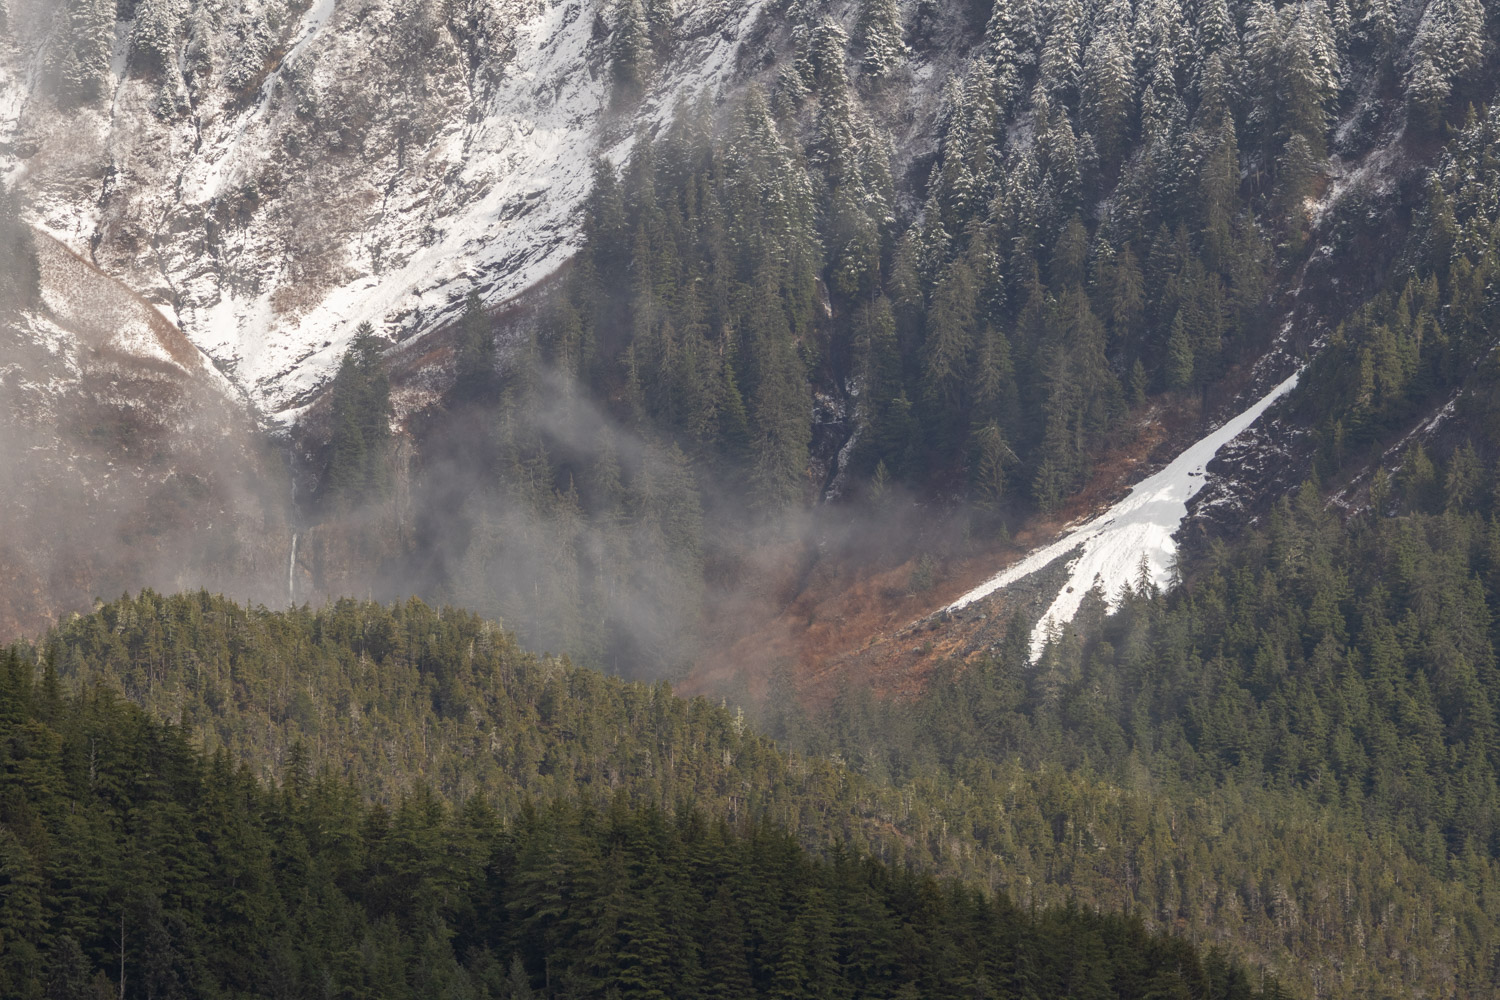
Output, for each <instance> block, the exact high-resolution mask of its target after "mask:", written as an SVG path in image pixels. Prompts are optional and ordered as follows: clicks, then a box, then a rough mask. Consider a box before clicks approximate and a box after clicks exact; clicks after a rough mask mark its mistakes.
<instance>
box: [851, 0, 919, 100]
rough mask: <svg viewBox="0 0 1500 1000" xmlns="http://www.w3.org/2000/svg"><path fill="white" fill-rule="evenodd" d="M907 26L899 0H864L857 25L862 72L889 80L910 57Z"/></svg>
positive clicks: (874, 77)
mask: <svg viewBox="0 0 1500 1000" xmlns="http://www.w3.org/2000/svg"><path fill="white" fill-rule="evenodd" d="M903 33H904V28H903V26H902V24H901V11H900V9H899V8H898V7H897V6H896V0H863V2H862V3H861V4H860V8H859V18H858V20H857V21H856V22H855V25H854V45H855V48H856V51H857V52H858V53H859V72H860V75H861V76H864V77H868V78H869V79H871V80H875V81H881V80H885V79H886V78H887V77H889V76H890V75H891V74H892V73H894V72H895V71H896V69H897V68H899V67H900V66H901V64H902V63H903V62H904V61H905V59H906V51H907V50H906V43H905V41H903V40H902V35H903Z"/></svg>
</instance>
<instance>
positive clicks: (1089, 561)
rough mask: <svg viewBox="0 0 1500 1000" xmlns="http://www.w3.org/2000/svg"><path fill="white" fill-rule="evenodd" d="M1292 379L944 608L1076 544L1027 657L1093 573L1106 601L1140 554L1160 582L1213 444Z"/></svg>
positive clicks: (1079, 597)
mask: <svg viewBox="0 0 1500 1000" xmlns="http://www.w3.org/2000/svg"><path fill="white" fill-rule="evenodd" d="M1296 385H1297V375H1295V374H1294V375H1292V376H1291V377H1290V378H1288V379H1287V380H1286V381H1284V382H1282V383H1281V384H1280V385H1278V386H1277V387H1276V388H1274V389H1272V390H1271V391H1270V392H1268V393H1267V394H1266V395H1264V396H1262V397H1261V398H1260V399H1259V400H1257V401H1256V402H1255V404H1254V405H1253V406H1251V407H1250V408H1249V409H1247V410H1245V411H1244V412H1243V413H1240V414H1238V415H1237V416H1235V417H1233V418H1232V419H1230V420H1229V421H1227V422H1226V423H1225V424H1224V425H1223V426H1221V427H1220V428H1219V429H1218V430H1216V431H1214V432H1213V433H1211V434H1209V435H1208V436H1207V437H1204V438H1202V439H1201V440H1199V441H1197V442H1196V443H1194V444H1193V445H1192V446H1190V447H1189V448H1188V449H1187V450H1186V451H1184V452H1182V454H1180V455H1178V456H1177V457H1176V458H1175V459H1173V460H1172V462H1171V464H1170V465H1168V466H1167V467H1166V468H1165V469H1162V470H1161V471H1160V472H1158V473H1156V474H1155V475H1154V476H1151V477H1150V478H1149V479H1146V480H1144V481H1143V482H1141V483H1139V484H1137V485H1136V486H1135V488H1134V489H1132V490H1131V491H1130V493H1129V494H1128V495H1127V496H1126V497H1125V498H1124V499H1123V500H1121V501H1120V502H1119V503H1117V504H1115V505H1114V506H1113V507H1111V508H1109V509H1108V510H1106V511H1105V512H1104V513H1102V514H1100V515H1099V516H1098V517H1095V518H1093V519H1092V520H1090V521H1088V522H1087V523H1085V524H1083V525H1080V526H1079V527H1076V528H1073V529H1071V530H1069V531H1066V532H1064V533H1063V535H1062V536H1061V537H1060V538H1058V539H1057V541H1055V542H1053V543H1052V544H1051V545H1048V546H1046V547H1044V548H1041V549H1038V550H1036V551H1035V552H1033V553H1031V554H1030V555H1028V556H1027V557H1026V558H1025V559H1023V560H1021V561H1020V562H1018V563H1016V564H1015V565H1013V566H1010V567H1008V568H1006V569H1005V570H1004V572H1001V573H999V574H998V575H996V576H994V577H991V578H990V579H989V580H986V581H985V582H984V583H982V584H980V585H979V586H978V587H975V588H974V589H973V590H971V591H969V592H968V593H967V594H965V595H964V596H962V597H960V598H959V599H958V600H956V601H954V602H953V603H952V604H950V605H948V608H947V610H949V611H956V610H958V609H959V608H962V607H965V606H966V605H969V604H973V603H974V602H975V601H978V600H982V599H983V598H986V597H988V596H989V595H991V594H993V593H995V591H997V590H1000V589H1002V588H1004V587H1008V586H1010V585H1011V584H1013V583H1016V582H1017V581H1019V580H1023V579H1025V578H1026V577H1028V576H1030V575H1032V574H1033V573H1035V572H1037V571H1038V570H1041V569H1043V568H1044V567H1046V566H1048V565H1050V564H1051V563H1053V562H1054V561H1056V560H1057V559H1059V558H1061V557H1062V556H1064V555H1067V554H1068V553H1069V552H1072V551H1073V550H1075V549H1078V550H1080V551H1079V553H1078V555H1077V556H1076V557H1075V558H1074V559H1073V560H1072V561H1071V562H1070V563H1068V578H1067V580H1066V582H1064V584H1063V585H1062V587H1061V589H1060V590H1059V591H1058V593H1057V596H1056V598H1055V599H1054V600H1053V601H1052V604H1051V606H1050V607H1049V608H1048V609H1047V612H1046V614H1044V615H1042V618H1041V620H1040V621H1039V622H1038V623H1037V625H1036V628H1035V629H1034V630H1033V631H1032V633H1031V656H1032V659H1033V660H1035V659H1036V658H1037V657H1039V656H1040V655H1041V653H1042V649H1043V648H1044V647H1045V646H1046V644H1047V636H1048V633H1049V631H1050V630H1051V628H1052V627H1053V626H1055V625H1060V624H1063V623H1065V622H1069V621H1072V620H1073V616H1074V615H1076V614H1077V613H1078V608H1079V606H1080V605H1081V604H1082V603H1083V597H1084V594H1086V593H1087V592H1088V591H1089V590H1090V589H1091V588H1092V587H1093V586H1094V581H1095V580H1096V579H1097V580H1098V581H1099V582H1100V584H1101V585H1102V586H1103V588H1104V594H1105V597H1106V599H1107V600H1108V601H1109V603H1110V605H1111V607H1113V606H1115V605H1117V604H1118V597H1119V593H1120V590H1121V588H1123V587H1124V586H1125V585H1126V584H1130V585H1132V586H1133V585H1135V583H1136V582H1137V581H1138V580H1139V579H1140V576H1141V566H1142V560H1144V561H1145V566H1146V568H1147V571H1148V572H1149V573H1150V576H1151V580H1152V581H1153V582H1154V583H1156V584H1158V585H1162V584H1164V583H1166V582H1167V581H1168V579H1169V573H1170V572H1171V568H1172V562H1173V559H1174V557H1175V556H1176V554H1177V542H1176V541H1175V540H1174V539H1173V536H1174V535H1175V534H1176V533H1177V529H1178V528H1179V527H1180V526H1181V524H1182V520H1183V518H1185V517H1186V516H1187V505H1188V501H1189V500H1191V499H1192V498H1193V497H1194V496H1195V495H1196V494H1197V492H1198V491H1199V490H1201V489H1202V488H1203V483H1204V480H1205V473H1204V469H1205V467H1206V466H1207V465H1208V463H1209V462H1210V461H1212V460H1213V457H1214V456H1215V455H1217V454H1218V453H1219V449H1220V448H1223V447H1224V446H1225V445H1226V444H1228V443H1229V442H1230V441H1233V440H1234V439H1235V438H1237V437H1239V436H1240V434H1242V433H1244V431H1245V430H1246V429H1247V428H1249V427H1250V425H1251V424H1253V423H1255V421H1256V420H1257V419H1258V418H1259V417H1260V415H1261V414H1262V413H1264V412H1265V411H1266V409H1267V408H1268V407H1270V405H1271V404H1272V403H1274V402H1276V400H1278V399H1280V398H1281V397H1282V396H1284V395H1286V394H1287V393H1288V392H1290V391H1291V390H1292V389H1293V388H1295V387H1296Z"/></svg>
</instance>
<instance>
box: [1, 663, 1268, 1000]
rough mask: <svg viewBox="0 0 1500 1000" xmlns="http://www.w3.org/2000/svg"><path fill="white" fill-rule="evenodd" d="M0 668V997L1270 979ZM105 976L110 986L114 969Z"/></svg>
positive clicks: (1059, 986) (1199, 955)
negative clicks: (316, 753)
mask: <svg viewBox="0 0 1500 1000" xmlns="http://www.w3.org/2000/svg"><path fill="white" fill-rule="evenodd" d="M33 667H34V665H33V663H32V662H31V661H30V660H29V659H27V658H24V657H20V656H17V655H16V653H15V652H14V651H11V652H8V653H7V654H6V656H5V657H4V661H3V663H0V993H3V994H4V995H5V996H7V997H15V998H17V1000H31V998H37V1000H40V998H42V997H47V998H75V997H76V998H82V997H91V998H102V997H105V996H115V995H118V996H123V997H125V998H127V1000H135V998H163V1000H169V998H187V997H226V998H227V997H252V996H255V997H267V996H272V997H366V996H368V997H386V998H401V997H411V998H431V997H445V998H488V997H493V998H503V1000H518V998H529V997H535V996H545V997H554V996H555V997H616V996H618V997H621V998H624V997H631V996H640V997H668V996H670V997H683V998H690V997H744V998H753V997H760V996H765V997H788V998H791V997H807V998H819V1000H823V998H828V997H850V998H853V997H891V998H906V997H918V996H921V997H953V998H959V997H964V998H968V997H995V998H1010V997H1015V998H1032V997H1043V996H1059V995H1064V994H1066V995H1071V996H1080V997H1091V998H1108V997H1120V998H1141V1000H1145V998H1148V997H1174V998H1176V997H1181V998H1204V1000H1209V998H1215V1000H1217V998H1225V1000H1239V998H1244V1000H1250V998H1252V997H1256V996H1279V995H1281V994H1280V990H1279V988H1278V987H1277V986H1276V984H1275V983H1274V982H1273V981H1267V980H1264V978H1263V977H1260V976H1257V977H1255V979H1256V987H1257V988H1255V989H1252V986H1251V980H1250V977H1249V976H1247V974H1246V973H1245V971H1244V970H1243V969H1241V968H1239V967H1237V966H1236V965H1234V964H1232V963H1230V962H1227V961H1226V960H1225V959H1224V957H1223V956H1222V955H1221V954H1219V953H1218V952H1216V951H1208V952H1200V951H1199V950H1197V949H1195V948H1194V947H1193V946H1192V945H1190V944H1188V943H1187V942H1186V941H1184V940H1182V939H1173V938H1166V937H1161V936H1157V935H1152V934H1150V933H1148V932H1147V931H1146V930H1145V928H1144V926H1143V924H1142V923H1141V921H1140V920H1138V919H1128V918H1121V917H1109V916H1100V915H1095V914H1093V913H1091V912H1089V911H1086V910H1083V909H1079V908H1076V907H1070V908H1066V909H1061V910H1049V911H1045V912H1032V913H1027V912H1024V911H1022V910H1018V909H1017V908H1015V907H1014V906H1012V905H1011V904H1010V903H1008V902H1007V901H1006V900H1005V899H1003V898H987V897H986V896H984V895H982V894H980V893H976V892H974V891H972V890H970V889H967V888H964V887H963V886H962V885H961V884H959V883H958V882H955V881H947V882H939V881H935V880H934V879H932V878H930V877H928V876H923V875H919V874H916V873H914V872H912V871H910V870H909V869H903V868H900V867H895V868H893V867H888V866H886V865H883V864H881V863H879V862H877V861H875V860H873V859H870V858H868V857H862V856H860V855H858V854H854V853H850V852H848V851H845V850H843V849H840V848H834V849H833V850H832V851H831V852H830V853H829V854H828V855H827V856H826V857H824V858H821V859H820V858H815V857H813V856H811V855H809V854H808V853H806V851H805V850H803V849H802V848H801V847H799V846H798V845H797V843H796V842H795V840H794V839H792V838H791V837H789V836H788V835H787V834H786V833H784V832H781V831H779V830H777V829H776V828H774V827H773V826H771V825H769V824H767V823H764V822H751V821H748V820H747V821H744V822H741V823H738V824H735V825H733V826H731V825H730V824H728V823H726V822H725V821H724V820H723V819H719V820H710V819H708V818H707V817H705V815H704V814H702V813H700V812H697V811H694V810H690V809H683V810H679V811H677V812H675V813H670V814H669V813H667V812H664V811H662V810H661V809H659V808H657V807H655V806H653V805H649V804H648V805H643V806H639V807H631V806H630V805H629V804H628V803H627V801H626V799H625V797H624V796H623V795H622V796H619V797H616V798H615V799H614V800H613V801H612V803H611V805H610V806H609V807H608V808H607V809H606V810H603V811H601V810H599V809H597V808H595V807H593V806H591V805H588V804H586V803H584V804H580V803H579V802H578V801H577V800H576V799H572V798H559V799H553V800H550V801H548V802H544V803H538V804H532V803H530V802H528V803H526V804H524V805H523V806H522V808H520V809H519V810H518V812H517V813H516V814H515V816H513V817H512V818H511V819H510V820H502V819H501V818H500V817H499V816H498V815H497V813H496V812H495V811H494V810H493V809H492V808H490V806H489V805H488V804H487V802H486V801H485V800H484V799H483V798H482V797H479V796H474V797H472V798H470V799H469V800H467V802H465V803H464V804H463V805H462V806H461V807H458V808H450V807H449V806H448V805H447V804H446V803H445V802H444V801H443V800H442V799H441V798H439V797H438V796H436V795H434V794H433V793H432V792H431V791H430V790H428V788H427V787H426V786H425V785H419V786H417V787H416V788H415V789H414V790H413V791H412V792H411V793H410V794H408V795H406V796H403V797H402V798H401V800H400V801H399V802H398V803H396V804H395V805H394V806H393V807H391V808H387V807H386V806H383V805H379V804H377V805H374V806H371V805H367V804H365V803H364V801H363V798H362V796H361V794H360V790H359V789H358V788H356V787H355V786H352V785H350V784H348V783H346V782H344V781H342V780H340V779H338V778H335V777H332V776H331V775H330V774H329V773H328V772H327V771H326V770H324V771H322V772H320V773H319V774H316V775H314V774H313V773H312V772H311V771H310V769H309V766H308V765H309V758H308V754H307V750H306V748H305V746H304V745H302V744H300V743H299V744H297V745H295V746H293V747H292V748H291V749H290V750H289V751H288V753H287V754H286V756H285V759H284V760H283V761H282V766H281V769H280V770H281V780H280V783H279V785H270V784H266V783H263V782H261V781H260V780H258V779H257V778H256V777H255V776H254V775H253V773H252V772H251V771H250V769H249V768H248V767H245V766H243V765H242V766H238V767H237V766H236V765H235V764H234V763H233V761H232V760H231V758H230V755H229V754H228V753H227V752H226V751H224V750H222V749H221V750H219V751H217V752H215V753H213V754H211V755H205V754H204V753H203V752H201V751H200V750H198V749H196V748H194V747H193V746H192V745H191V741H190V738H189V735H190V734H189V732H188V731H187V730H185V729H183V728H181V727H179V726H174V725H167V724H162V723H158V722H154V721H152V720H151V719H150V718H149V717H148V716H147V715H146V714H145V713H144V712H143V711H141V710H140V709H139V708H137V707H135V706H134V705H131V704H129V703H127V702H123V701H121V700H119V699H118V698H117V697H115V696H114V695H112V694H111V693H110V692H109V691H108V690H107V689H100V688H94V689H91V690H89V691H87V692H85V693H83V694H81V695H78V696H76V697H75V696H68V695H64V694H63V693H62V689H61V685H60V684H59V683H58V681H57V679H56V674H55V672H53V671H51V670H47V671H46V672H44V673H43V674H42V675H41V677H40V680H38V679H37V677H36V672H35V670H34V669H33ZM122 979H123V981H122Z"/></svg>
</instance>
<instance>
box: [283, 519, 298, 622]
mask: <svg viewBox="0 0 1500 1000" xmlns="http://www.w3.org/2000/svg"><path fill="white" fill-rule="evenodd" d="M286 599H287V603H288V604H291V605H294V606H295V605H296V603H297V533H296V532H295V531H294V532H292V553H291V555H290V556H288V557H287V560H286Z"/></svg>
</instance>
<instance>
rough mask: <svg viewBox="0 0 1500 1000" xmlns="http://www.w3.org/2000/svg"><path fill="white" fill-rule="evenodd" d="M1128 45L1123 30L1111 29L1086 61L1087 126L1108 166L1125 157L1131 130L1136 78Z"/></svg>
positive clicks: (1094, 44)
mask: <svg viewBox="0 0 1500 1000" xmlns="http://www.w3.org/2000/svg"><path fill="white" fill-rule="evenodd" d="M1126 45H1127V39H1126V38H1125V37H1124V35H1123V32H1122V30H1121V29H1119V28H1115V27H1111V28H1109V29H1106V30H1104V31H1101V32H1100V33H1099V34H1097V35H1095V36H1094V40H1093V41H1092V42H1090V43H1089V48H1088V53H1087V55H1086V56H1085V58H1084V64H1083V101H1082V105H1081V106H1082V108H1083V112H1084V122H1085V124H1086V125H1087V126H1088V127H1089V129H1090V130H1091V131H1092V132H1093V134H1094V138H1095V142H1096V145H1097V147H1098V150H1099V156H1100V157H1101V158H1102V159H1103V160H1104V162H1106V163H1113V162H1115V160H1116V158H1117V157H1119V156H1120V155H1121V154H1122V153H1123V151H1124V145H1125V140H1126V138H1127V134H1128V132H1129V128H1130V105H1131V100H1132V98H1133V97H1134V90H1135V78H1134V73H1133V71H1132V69H1131V66H1130V53H1129V51H1128V49H1127V48H1126Z"/></svg>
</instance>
